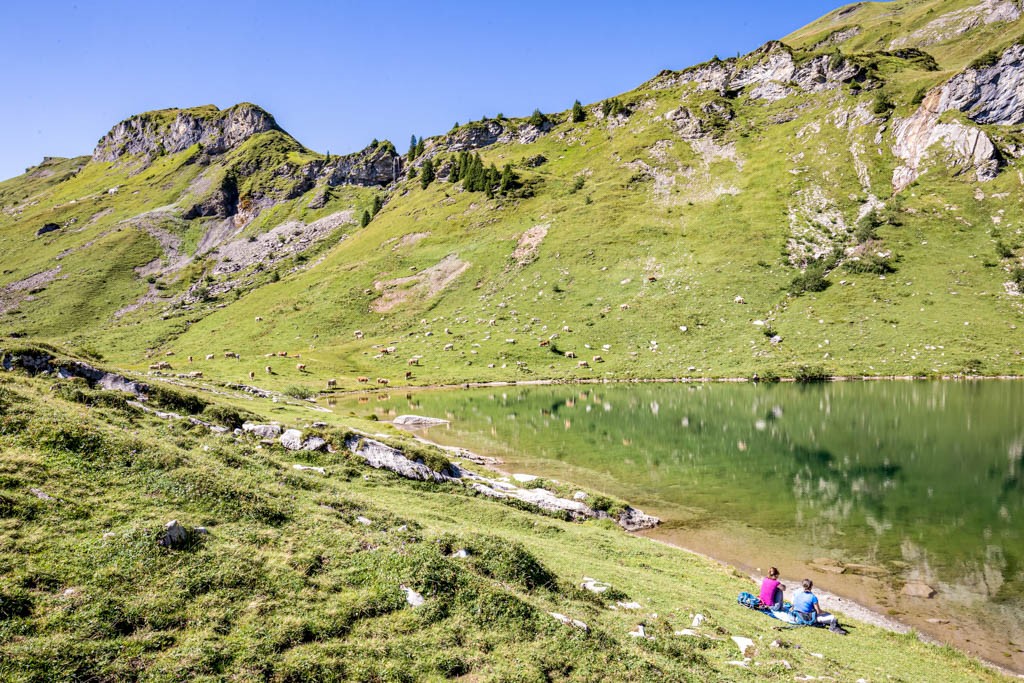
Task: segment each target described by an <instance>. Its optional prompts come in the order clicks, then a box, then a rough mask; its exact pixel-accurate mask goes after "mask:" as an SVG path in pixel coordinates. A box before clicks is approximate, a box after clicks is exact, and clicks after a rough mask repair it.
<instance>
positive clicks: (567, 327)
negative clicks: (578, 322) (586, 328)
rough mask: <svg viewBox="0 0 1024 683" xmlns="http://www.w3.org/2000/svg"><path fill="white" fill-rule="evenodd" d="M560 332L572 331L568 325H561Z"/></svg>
mask: <svg viewBox="0 0 1024 683" xmlns="http://www.w3.org/2000/svg"><path fill="white" fill-rule="evenodd" d="M562 332H572V328H571V327H569V326H568V325H562Z"/></svg>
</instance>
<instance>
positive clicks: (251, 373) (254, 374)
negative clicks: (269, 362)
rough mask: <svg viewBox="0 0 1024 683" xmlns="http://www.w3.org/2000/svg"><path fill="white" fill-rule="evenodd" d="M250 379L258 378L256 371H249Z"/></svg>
mask: <svg viewBox="0 0 1024 683" xmlns="http://www.w3.org/2000/svg"><path fill="white" fill-rule="evenodd" d="M249 379H256V373H255V372H253V371H252V370H250V371H249Z"/></svg>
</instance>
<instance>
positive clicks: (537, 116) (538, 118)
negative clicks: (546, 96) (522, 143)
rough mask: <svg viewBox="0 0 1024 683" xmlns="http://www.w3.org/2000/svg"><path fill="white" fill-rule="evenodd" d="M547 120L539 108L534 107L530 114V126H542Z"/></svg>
mask: <svg viewBox="0 0 1024 683" xmlns="http://www.w3.org/2000/svg"><path fill="white" fill-rule="evenodd" d="M547 120H548V117H546V116H544V114H542V113H541V111H540V109H534V110H533V113H532V114H531V115H530V125H531V126H543V125H544V124H545V123H546V122H547Z"/></svg>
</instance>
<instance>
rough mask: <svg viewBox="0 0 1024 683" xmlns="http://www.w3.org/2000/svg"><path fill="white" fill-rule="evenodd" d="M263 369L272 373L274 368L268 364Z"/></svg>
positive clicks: (269, 373)
mask: <svg viewBox="0 0 1024 683" xmlns="http://www.w3.org/2000/svg"><path fill="white" fill-rule="evenodd" d="M265 370H266V371H267V374H268V375H273V374H274V368H272V367H270V366H269V365H268V366H267V367H266V368H265Z"/></svg>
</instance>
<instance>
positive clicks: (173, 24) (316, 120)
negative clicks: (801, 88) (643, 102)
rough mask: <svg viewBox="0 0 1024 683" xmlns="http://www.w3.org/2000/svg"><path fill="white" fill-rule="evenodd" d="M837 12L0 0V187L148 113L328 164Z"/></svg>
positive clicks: (817, 3)
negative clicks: (267, 138) (195, 117)
mask: <svg viewBox="0 0 1024 683" xmlns="http://www.w3.org/2000/svg"><path fill="white" fill-rule="evenodd" d="M842 4H844V2H842V0H791V1H788V2H785V3H774V2H764V1H763V0H712V1H710V2H709V1H705V0H702V1H700V2H685V1H682V0H676V1H670V0H663V1H656V0H622V1H620V2H608V1H605V0H591V1H589V2H587V1H585V0H579V1H577V0H571V1H569V0H567V1H562V2H560V1H559V0H548V1H547V2H539V1H535V0H527V1H519V2H501V3H498V2H488V1H486V0H478V1H476V2H455V1H444V0H441V1H438V2H433V1H431V0H419V1H418V2H407V1H405V0H377V1H376V2H363V1H342V0H337V1H333V2H331V1H328V0H323V1H322V2H313V1H311V0H295V1H288V0H285V1H283V2H266V1H264V0H248V1H246V2H236V1H233V0H232V1H224V2H218V1H216V0H210V1H208V2H205V1H204V2H197V1H194V0H177V1H174V2H167V1H164V2H148V1H146V0H134V1H132V2H124V1H122V0H110V1H104V0H95V1H92V2H90V1H88V0H79V1H78V2H61V1H54V0H0V178H8V177H11V176H14V175H17V174H19V173H22V172H23V170H24V169H25V167H27V166H30V165H33V164H36V163H38V162H39V161H40V159H41V158H42V157H43V156H44V155H52V156H74V155H77V154H87V153H89V152H91V151H92V148H93V146H94V145H95V143H96V140H97V139H98V138H99V137H100V136H102V135H103V134H104V133H105V132H106V131H107V130H108V129H109V128H110V127H111V126H112V125H114V124H115V123H117V122H118V121H120V120H122V119H124V118H126V117H128V116H130V115H132V114H135V113H139V112H142V111H146V110H149V109H161V108H165V107H188V106H196V105H200V104H209V103H212V104H216V105H217V106H219V107H221V108H223V107H227V106H230V105H232V104H235V103H237V102H242V101H250V102H255V103H256V104H259V105H261V106H263V107H264V108H266V109H267V110H268V111H270V112H271V113H272V114H273V115H274V116H275V117H276V119H277V121H278V123H279V124H280V125H281V126H282V127H283V128H284V129H285V130H287V131H288V132H290V133H291V134H292V135H294V136H295V137H296V138H298V140H299V141H300V142H302V143H303V144H305V145H306V146H308V147H310V148H312V149H315V150H317V151H320V152H325V151H330V152H332V153H335V154H338V153H346V152H351V151H355V150H358V149H361V148H362V147H364V146H365V145H366V144H367V143H368V142H369V141H370V140H372V139H373V138H380V139H385V138H386V139H390V140H392V141H393V142H394V143H395V144H396V145H397V146H398V148H399V150H401V151H405V149H406V147H407V146H408V140H409V136H410V135H412V134H416V135H426V136H429V135H434V134H437V133H442V132H444V131H447V130H448V129H449V128H450V127H451V125H452V124H453V123H454V122H455V121H461V122H465V121H468V120H472V119H478V118H480V117H481V116H484V115H488V116H493V115H495V114H497V113H499V112H501V113H504V114H506V115H508V116H521V115H528V114H529V113H530V112H531V111H533V109H534V108H540V109H541V110H543V111H560V110H563V109H567V108H568V107H569V106H571V105H572V101H573V100H574V99H577V98H578V99H580V100H581V101H582V102H584V103H589V102H594V101H597V100H601V99H604V98H606V97H610V96H612V95H615V94H618V93H621V92H624V91H626V90H630V89H632V88H634V87H636V86H637V85H639V84H640V83H642V82H643V81H645V80H647V79H648V78H650V77H651V76H653V75H654V74H656V73H657V72H658V71H660V70H661V69H681V68H685V67H687V66H690V65H692V64H695V63H698V62H702V61H704V60H707V59H709V58H711V57H712V56H713V55H716V54H717V55H719V56H721V57H726V56H733V55H736V54H737V53H743V52H749V51H750V50H752V49H754V48H756V47H757V46H759V45H761V44H762V43H764V42H766V41H768V40H770V39H773V38H780V37H782V36H784V35H786V34H787V33H789V32H791V31H793V30H795V29H797V28H799V27H801V26H803V25H805V24H807V23H809V22H810V21H813V20H814V19H816V18H818V17H819V16H821V15H823V14H825V13H826V12H828V11H830V10H832V9H834V8H836V7H839V6H840V5H842Z"/></svg>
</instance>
